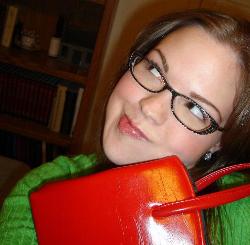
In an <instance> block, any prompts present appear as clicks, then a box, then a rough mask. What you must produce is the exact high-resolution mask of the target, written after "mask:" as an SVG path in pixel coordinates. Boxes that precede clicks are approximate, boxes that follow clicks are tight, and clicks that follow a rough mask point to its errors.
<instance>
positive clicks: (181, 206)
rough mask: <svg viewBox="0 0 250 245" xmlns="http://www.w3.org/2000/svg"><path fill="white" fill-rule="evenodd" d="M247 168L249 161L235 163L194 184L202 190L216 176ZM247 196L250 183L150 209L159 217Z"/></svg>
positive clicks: (249, 193)
mask: <svg viewBox="0 0 250 245" xmlns="http://www.w3.org/2000/svg"><path fill="white" fill-rule="evenodd" d="M247 168H250V163H243V164H237V165H233V166H229V167H225V168H222V169H220V170H217V171H215V172H213V173H211V174H209V175H207V176H205V177H203V178H201V179H200V180H198V181H196V184H197V185H198V188H197V189H198V190H202V189H203V188H205V187H206V186H208V185H209V184H211V183H213V182H214V181H216V180H217V179H218V178H220V177H222V176H225V175H226V174H229V173H232V172H235V171H239V170H242V169H247ZM247 196H250V184H244V185H241V186H237V187H233V188H229V189H227V190H222V191H218V192H214V193H211V194H206V195H202V196H197V197H193V198H189V199H186V200H181V201H176V202H170V203H165V204H162V205H160V206H156V207H154V208H153V210H152V215H153V216H154V217H158V218H159V217H166V216H170V215H175V214H183V213H190V212H193V211H200V210H202V209H208V208H213V207H216V206H219V205H223V204H226V203H230V202H233V201H236V200H239V199H242V198H244V197H247Z"/></svg>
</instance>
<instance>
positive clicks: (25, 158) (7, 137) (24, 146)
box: [0, 131, 65, 168]
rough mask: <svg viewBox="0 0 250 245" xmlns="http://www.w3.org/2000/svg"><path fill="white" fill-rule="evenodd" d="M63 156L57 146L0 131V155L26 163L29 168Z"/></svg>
mask: <svg viewBox="0 0 250 245" xmlns="http://www.w3.org/2000/svg"><path fill="white" fill-rule="evenodd" d="M61 154H65V152H64V150H63V149H62V148H60V147H58V146H55V145H51V144H47V143H45V142H41V141H38V140H34V139H30V138H26V137H23V136H20V135H17V134H13V133H9V132H6V131H0V155H3V156H6V157H9V158H13V159H16V160H19V161H22V162H25V163H27V164H28V165H29V166H30V167H31V168H34V167H37V166H39V165H40V164H42V163H44V162H49V161H51V160H53V159H54V158H55V157H57V156H58V155H61Z"/></svg>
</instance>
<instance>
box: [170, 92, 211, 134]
mask: <svg viewBox="0 0 250 245" xmlns="http://www.w3.org/2000/svg"><path fill="white" fill-rule="evenodd" d="M173 109H174V113H175V115H176V117H177V118H178V119H179V120H180V121H181V122H182V123H183V124H184V125H186V126H187V127H188V128H190V129H192V130H194V131H200V130H204V129H207V128H209V127H210V126H211V121H210V118H209V116H208V114H207V113H206V112H205V111H204V110H202V109H201V108H200V107H199V106H198V105H197V104H196V103H195V102H194V101H192V100H191V99H188V98H185V97H183V96H176V97H175V98H174V102H173Z"/></svg>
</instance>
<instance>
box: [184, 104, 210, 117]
mask: <svg viewBox="0 0 250 245" xmlns="http://www.w3.org/2000/svg"><path fill="white" fill-rule="evenodd" d="M186 107H187V108H188V109H189V111H190V112H191V113H192V114H193V115H194V116H195V117H197V118H198V119H200V120H202V121H205V120H207V119H208V116H207V114H206V113H205V111H204V110H202V109H201V108H200V107H199V106H197V105H196V104H195V103H193V102H191V101H189V102H187V103H186Z"/></svg>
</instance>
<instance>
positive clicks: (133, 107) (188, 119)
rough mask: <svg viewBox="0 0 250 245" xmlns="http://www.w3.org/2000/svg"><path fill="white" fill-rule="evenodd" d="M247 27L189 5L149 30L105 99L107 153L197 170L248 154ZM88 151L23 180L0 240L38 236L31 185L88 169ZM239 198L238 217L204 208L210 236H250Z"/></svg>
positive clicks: (228, 240) (125, 160)
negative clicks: (173, 158) (172, 159)
mask: <svg viewBox="0 0 250 245" xmlns="http://www.w3.org/2000/svg"><path fill="white" fill-rule="evenodd" d="M249 27H250V25H249V23H248V22H244V21H242V22H240V21H237V20H235V19H233V18H231V17H228V16H225V15H221V14H217V13H212V12H208V11H191V12H188V13H179V14H176V15H172V16H168V17H166V18H164V19H162V20H160V21H158V22H156V23H155V24H153V25H152V26H150V27H149V28H148V29H147V30H145V31H144V32H143V33H142V34H141V35H140V36H139V38H138V40H137V42H136V44H135V46H134V48H133V50H132V51H133V52H132V55H131V57H130V58H129V62H128V66H127V67H126V70H125V73H124V74H123V76H122V77H121V78H120V79H119V81H118V83H117V85H116V86H115V88H114V90H113V91H112V94H111V96H110V98H109V101H108V103H107V108H106V117H105V123H104V130H103V136H102V144H103V149H104V153H105V155H106V157H107V159H108V160H109V161H110V162H113V163H115V164H116V165H125V164H130V163H134V162H140V161H145V160H150V159H157V158H161V157H164V156H168V155H177V156H179V157H180V159H181V160H182V161H183V162H184V164H185V165H186V166H187V168H188V169H190V171H192V172H193V174H194V175H196V177H198V175H200V172H201V171H202V172H203V173H204V172H205V171H211V170H212V169H214V168H218V167H220V166H223V165H225V164H232V163H239V162H246V161H249V160H250V153H249V152H250V151H249V149H250V142H249V136H250V134H249V130H250V120H249V110H250V81H249V68H250V63H249V61H250V47H249V43H250V28H249ZM94 158H95V157H93V156H78V157H75V158H72V159H69V158H66V157H60V158H57V159H56V160H55V161H54V162H53V163H51V164H45V165H42V166H41V167H39V168H38V169H35V170H33V171H32V172H31V173H30V174H29V175H28V176H26V177H25V178H24V179H23V180H22V181H20V182H19V184H18V185H17V187H16V188H15V189H14V190H13V192H12V193H11V195H10V196H9V197H8V198H7V199H6V201H5V203H4V206H3V209H2V213H1V216H0V234H1V237H2V238H0V243H1V244H14V243H15V242H18V241H22V243H23V244H36V243H37V241H36V235H35V231H34V225H33V222H32V216H31V212H30V206H29V201H28V196H29V193H30V192H31V191H32V190H34V189H36V188H38V187H39V186H41V185H42V184H44V182H48V181H51V180H54V179H62V178H69V177H72V176H75V175H82V174H83V173H86V169H91V166H94V165H95V163H96V160H95V159H94ZM202 159H204V160H202ZM199 165H201V167H198V166H199ZM197 169H199V171H197ZM244 181H246V179H244V176H243V175H236V176H231V177H229V178H224V179H223V184H224V185H233V184H239V183H241V182H244ZM223 187H224V186H223ZM237 203H238V204H240V205H238V206H237V210H238V211H240V212H242V216H238V217H236V215H235V213H234V209H235V207H236V206H235V203H234V204H230V205H227V207H226V208H225V209H224V210H223V212H219V211H218V210H219V209H218V210H216V211H214V212H213V213H212V214H210V213H208V214H207V230H208V232H209V234H210V237H209V238H210V241H211V243H212V244H241V245H242V244H248V243H249V228H248V227H249V221H248V220H246V219H244V217H246V216H247V214H248V215H249V213H247V212H249V206H250V201H249V198H248V199H243V200H241V201H238V202H237ZM224 212H228V215H227V216H225V215H224ZM244 213H245V214H244ZM236 214H238V213H236ZM219 219H221V220H222V222H220V223H219V222H218V220H219ZM225 219H228V220H227V221H228V222H227V223H224V221H225ZM230 222H232V224H233V225H232V226H230ZM238 226H240V229H241V230H240V231H239V229H238ZM230 231H232V234H233V235H232V236H230V235H229V233H230ZM2 234H3V235H2Z"/></svg>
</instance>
